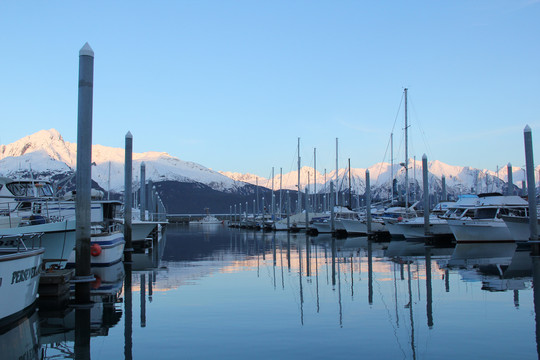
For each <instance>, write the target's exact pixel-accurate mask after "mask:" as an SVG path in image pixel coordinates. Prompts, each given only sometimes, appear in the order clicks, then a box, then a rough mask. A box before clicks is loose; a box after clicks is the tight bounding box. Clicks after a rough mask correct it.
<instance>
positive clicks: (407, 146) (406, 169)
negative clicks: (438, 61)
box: [404, 88, 409, 208]
mask: <svg viewBox="0 0 540 360" xmlns="http://www.w3.org/2000/svg"><path fill="white" fill-rule="evenodd" d="M404 93H405V207H406V208H408V207H409V137H408V134H407V129H408V127H409V125H408V123H407V121H408V119H407V88H405V90H404Z"/></svg>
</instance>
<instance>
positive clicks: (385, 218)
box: [374, 201, 419, 239]
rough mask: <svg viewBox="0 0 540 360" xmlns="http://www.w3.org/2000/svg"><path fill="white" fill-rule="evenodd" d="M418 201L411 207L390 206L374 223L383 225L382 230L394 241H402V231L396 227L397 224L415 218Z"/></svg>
mask: <svg viewBox="0 0 540 360" xmlns="http://www.w3.org/2000/svg"><path fill="white" fill-rule="evenodd" d="M418 203H419V201H417V202H415V203H414V204H412V205H411V206H409V207H408V208H407V207H404V206H391V207H389V208H387V209H385V210H384V211H383V213H382V214H381V215H380V216H377V217H376V218H375V219H374V222H377V223H379V224H381V223H382V224H383V229H384V230H385V231H387V232H389V233H390V235H392V237H393V238H395V239H404V238H405V237H404V235H403V230H402V229H401V228H400V227H397V226H396V224H397V223H398V222H401V221H403V219H411V218H415V217H416V216H417V213H416V209H415V207H416V205H417V204H418Z"/></svg>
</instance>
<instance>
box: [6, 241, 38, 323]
mask: <svg viewBox="0 0 540 360" xmlns="http://www.w3.org/2000/svg"><path fill="white" fill-rule="evenodd" d="M39 236H40V234H33V235H32V236H30V235H25V236H11V237H9V238H8V237H6V236H0V240H2V241H4V242H7V241H6V240H11V241H13V245H15V246H12V247H2V248H0V324H9V323H10V322H12V321H14V320H15V319H17V318H18V317H19V316H20V315H21V314H22V313H23V312H24V310H26V309H27V308H29V307H30V306H32V305H33V304H34V302H35V301H36V298H37V290H38V285H39V276H40V274H41V262H42V258H43V253H44V252H45V250H44V249H43V248H42V247H41V246H40V244H39Z"/></svg>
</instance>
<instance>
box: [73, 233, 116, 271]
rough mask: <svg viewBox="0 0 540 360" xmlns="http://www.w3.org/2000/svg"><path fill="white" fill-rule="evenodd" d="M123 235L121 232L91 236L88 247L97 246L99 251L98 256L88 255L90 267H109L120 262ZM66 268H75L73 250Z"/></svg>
mask: <svg viewBox="0 0 540 360" xmlns="http://www.w3.org/2000/svg"><path fill="white" fill-rule="evenodd" d="M125 243H126V242H125V241H124V235H123V234H122V233H121V232H113V233H107V234H106V235H92V237H91V239H90V244H91V245H90V246H92V245H94V244H97V245H99V247H100V249H101V251H100V253H99V254H98V255H95V256H94V255H90V265H91V266H110V265H112V264H115V263H117V262H119V261H121V260H122V256H123V255H124V245H125ZM67 266H68V267H74V266H75V250H73V251H72V252H71V255H70V256H69V260H68V263H67Z"/></svg>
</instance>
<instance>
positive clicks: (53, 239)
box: [0, 220, 76, 265]
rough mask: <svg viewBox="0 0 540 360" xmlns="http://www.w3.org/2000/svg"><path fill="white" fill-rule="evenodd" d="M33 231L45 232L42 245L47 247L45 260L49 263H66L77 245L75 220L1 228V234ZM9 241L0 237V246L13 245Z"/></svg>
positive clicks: (18, 233) (22, 233)
mask: <svg viewBox="0 0 540 360" xmlns="http://www.w3.org/2000/svg"><path fill="white" fill-rule="evenodd" d="M33 233H43V236H42V237H41V247H43V248H45V253H44V254H43V260H45V261H46V262H47V264H48V265H49V264H52V263H62V262H64V263H65V261H66V260H67V258H68V256H69V255H70V254H71V252H72V250H73V248H74V247H75V240H76V237H75V220H65V221H58V222H52V223H45V224H38V225H28V226H21V227H15V228H4V229H0V236H1V235H24V234H33ZM8 241H9V240H8ZM8 241H2V240H1V239H0V248H2V247H12V245H11V244H10V243H9V242H8ZM11 241H13V240H11ZM36 245H38V244H36ZM51 260H53V261H51Z"/></svg>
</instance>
